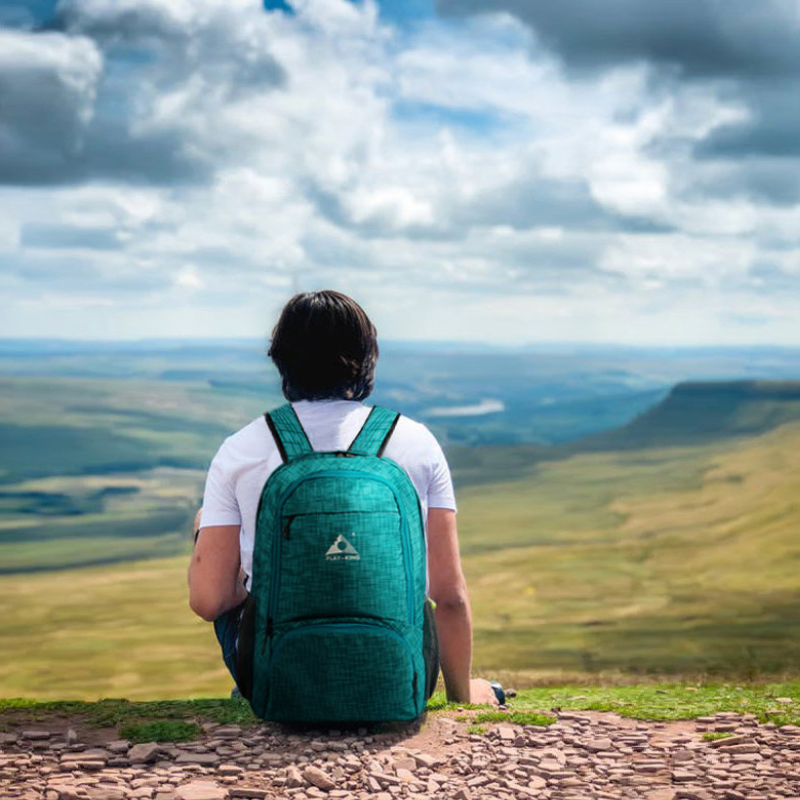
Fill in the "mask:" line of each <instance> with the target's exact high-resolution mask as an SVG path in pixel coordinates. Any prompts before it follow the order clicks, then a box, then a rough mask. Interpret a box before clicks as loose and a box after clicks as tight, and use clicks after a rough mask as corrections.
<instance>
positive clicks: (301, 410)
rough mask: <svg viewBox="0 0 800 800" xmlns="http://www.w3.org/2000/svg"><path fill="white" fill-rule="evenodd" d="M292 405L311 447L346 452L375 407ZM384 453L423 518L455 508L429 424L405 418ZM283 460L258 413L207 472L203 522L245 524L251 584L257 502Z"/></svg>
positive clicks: (245, 564)
mask: <svg viewBox="0 0 800 800" xmlns="http://www.w3.org/2000/svg"><path fill="white" fill-rule="evenodd" d="M292 406H293V407H294V410H295V412H296V414H297V416H298V418H299V420H300V423H301V424H302V426H303V430H305V432H306V435H307V436H308V440H309V442H310V443H311V446H312V447H313V448H314V449H315V450H320V451H323V450H347V448H348V447H349V446H350V445H351V444H352V442H353V440H354V439H355V438H356V436H357V435H358V432H359V431H360V430H361V426H362V425H363V424H364V422H366V419H367V417H368V416H369V412H370V410H371V406H367V405H364V404H363V403H359V402H356V401H353V400H315V401H309V400H301V401H300V402H297V403H293V404H292ZM383 455H384V456H385V457H386V458H390V459H392V461H395V462H397V464H399V465H400V466H401V467H402V468H403V469H404V470H405V471H406V472H407V473H408V476H409V478H411V482H412V483H413V484H414V486H415V488H416V490H417V494H419V497H420V501H421V503H422V518H423V520H425V521H426V522H427V514H428V509H429V508H450V509H453V510H455V508H456V501H455V494H454V492H453V481H452V478H451V476H450V469H449V467H448V466H447V461H446V459H445V457H444V453H443V452H442V448H441V447H440V446H439V443H438V442H437V441H436V438H435V437H434V435H433V434H432V433H431V432H430V431H429V430H428V429H427V428H426V427H425V426H424V425H422V424H420V423H419V422H414V421H413V420H411V419H409V418H408V417H405V416H401V417H400V419H399V420H398V422H397V425H396V427H395V429H394V432H393V433H392V436H391V438H390V439H389V442H388V444H387V445H386V449H385V450H384V452H383ZM282 463H283V462H282V460H281V456H280V453H279V452H278V448H277V446H276V445H275V440H274V439H273V437H272V434H271V433H270V430H269V428H268V427H267V423H266V421H265V419H264V417H259V418H258V419H255V420H253V422H251V423H250V424H249V425H247V426H245V427H244V428H242V429H241V430H240V431H238V432H237V433H234V434H233V435H232V436H229V437H228V438H227V439H226V440H225V441H224V442H223V443H222V446H221V447H220V448H219V450H218V451H217V454H216V455H215V456H214V459H213V461H212V462H211V467H210V468H209V470H208V477H207V478H206V489H205V494H204V496H203V516H202V522H201V526H202V527H203V528H208V527H211V526H214V525H239V526H241V530H240V533H239V547H240V549H241V561H242V569H244V571H245V573H246V574H247V581H246V583H245V585H246V586H247V587H248V588H249V586H250V576H251V575H252V572H253V544H254V541H255V525H256V511H257V510H258V501H259V499H260V497H261V490H262V489H263V488H264V484H265V483H266V482H267V478H269V476H270V475H271V474H272V472H273V471H274V470H275V469H277V468H278V467H279V466H280V465H281V464H282ZM426 535H427V532H426Z"/></svg>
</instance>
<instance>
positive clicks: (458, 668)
mask: <svg viewBox="0 0 800 800" xmlns="http://www.w3.org/2000/svg"><path fill="white" fill-rule="evenodd" d="M428 573H429V576H430V595H431V599H432V600H433V601H434V602H435V603H436V627H437V629H438V632H439V659H440V661H441V665H442V674H443V676H444V684H445V688H446V690H447V699H448V700H450V701H451V702H457V703H496V702H497V699H496V697H495V695H494V691H493V690H492V688H491V687H490V686H489V683H488V682H487V681H484V680H470V669H471V665H472V612H471V610H470V605H469V595H468V594H467V582H466V580H465V579H464V572H463V570H462V569H461V556H460V554H459V552H458V529H457V527H456V513H455V511H452V510H450V509H446V508H431V509H430V510H429V511H428Z"/></svg>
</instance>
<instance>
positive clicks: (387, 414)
mask: <svg viewBox="0 0 800 800" xmlns="http://www.w3.org/2000/svg"><path fill="white" fill-rule="evenodd" d="M398 419H400V415H399V414H398V413H397V412H396V411H390V410H389V409H388V408H383V406H374V407H373V409H372V411H370V413H369V416H368V417H367V421H366V422H365V423H364V426H363V427H362V428H361V430H360V431H359V434H358V436H356V438H355V440H354V441H353V444H351V445H350V448H349V449H348V451H347V452H348V453H352V454H353V455H358V456H378V458H380V457H381V456H382V455H383V451H384V449H385V448H386V445H387V444H388V442H389V438H390V437H391V435H392V433H394V429H395V426H396V425H397V420H398Z"/></svg>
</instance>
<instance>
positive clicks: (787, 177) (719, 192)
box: [687, 158, 800, 206]
mask: <svg viewBox="0 0 800 800" xmlns="http://www.w3.org/2000/svg"><path fill="white" fill-rule="evenodd" d="M698 173H699V177H697V178H696V179H695V180H694V182H693V184H692V185H691V188H690V190H689V192H688V193H687V194H688V198H689V199H692V200H698V199H703V198H708V197H713V198H718V199H720V200H732V199H736V198H744V199H746V200H751V201H753V202H755V203H767V204H769V205H773V206H795V205H797V204H798V203H800V160H798V162H797V163H795V164H794V165H792V166H788V165H787V163H786V161H785V160H784V159H777V158H748V159H741V160H737V161H730V162H727V163H726V164H725V165H724V166H722V167H721V168H719V169H716V170H714V171H713V172H711V173H710V174H704V172H703V171H702V170H698Z"/></svg>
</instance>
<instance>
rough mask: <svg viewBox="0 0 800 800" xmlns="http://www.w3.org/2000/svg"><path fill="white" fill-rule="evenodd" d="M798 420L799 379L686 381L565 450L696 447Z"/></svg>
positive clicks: (799, 414) (765, 430)
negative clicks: (634, 414)
mask: <svg viewBox="0 0 800 800" xmlns="http://www.w3.org/2000/svg"><path fill="white" fill-rule="evenodd" d="M794 421H800V380H797V381H767V380H758V381H755V380H753V381H751V380H736V381H686V382H683V383H679V384H677V385H676V386H675V387H674V388H673V389H672V390H671V391H670V393H669V394H668V395H667V396H666V397H665V398H664V399H663V400H662V401H661V402H659V403H657V404H656V405H655V406H653V407H652V408H650V409H648V410H647V411H645V412H644V413H642V414H640V415H639V416H637V417H635V418H634V419H633V420H631V421H630V422H629V423H627V424H626V425H623V426H621V427H619V428H615V429H614V430H611V431H606V432H605V433H601V434H598V435H596V436H591V437H588V438H587V439H584V440H582V441H580V442H576V443H575V444H574V445H573V446H572V447H571V448H570V449H573V450H575V451H584V450H628V449H638V448H643V447H661V446H674V445H689V444H701V443H703V442H707V441H711V440H716V439H724V438H728V437H733V436H753V435H757V434H760V433H765V432H767V431H769V430H772V429H774V428H777V427H778V426H780V425H783V424H785V423H788V422H794Z"/></svg>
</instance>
